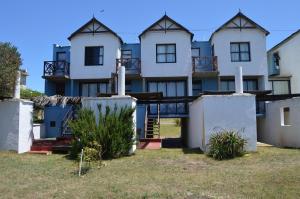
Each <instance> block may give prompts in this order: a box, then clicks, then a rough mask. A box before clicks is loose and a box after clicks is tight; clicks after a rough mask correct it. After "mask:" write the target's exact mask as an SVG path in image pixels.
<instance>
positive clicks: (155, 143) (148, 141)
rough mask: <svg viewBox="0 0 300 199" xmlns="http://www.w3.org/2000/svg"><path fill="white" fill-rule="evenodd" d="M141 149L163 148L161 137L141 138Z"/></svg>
mask: <svg viewBox="0 0 300 199" xmlns="http://www.w3.org/2000/svg"><path fill="white" fill-rule="evenodd" d="M138 148H139V149H161V139H159V138H144V139H140V142H139V145H138Z"/></svg>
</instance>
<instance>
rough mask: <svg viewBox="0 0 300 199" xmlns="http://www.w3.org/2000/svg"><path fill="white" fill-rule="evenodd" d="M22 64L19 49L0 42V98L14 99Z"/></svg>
mask: <svg viewBox="0 0 300 199" xmlns="http://www.w3.org/2000/svg"><path fill="white" fill-rule="evenodd" d="M21 64H22V60H21V55H20V53H19V51H18V49H17V48H16V47H15V46H13V45H12V44H11V43H7V42H6V43H3V42H0V98H11V97H13V95H14V92H15V86H16V78H17V72H18V70H19V68H20V65H21Z"/></svg>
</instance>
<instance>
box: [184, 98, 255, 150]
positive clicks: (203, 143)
mask: <svg viewBox="0 0 300 199" xmlns="http://www.w3.org/2000/svg"><path fill="white" fill-rule="evenodd" d="M223 129H225V130H234V131H238V132H239V133H240V135H241V136H242V137H243V138H244V139H246V140H247V144H246V147H245V149H246V150H247V151H256V142H257V136H256V131H257V130H256V106H255V95H251V94H233V95H204V96H202V97H199V98H198V99H196V100H195V101H193V102H192V103H191V104H190V105H189V128H188V146H189V147H190V148H199V147H200V148H201V150H203V151H206V150H207V146H208V144H209V139H210V137H211V135H212V134H214V133H217V132H218V131H221V130H223Z"/></svg>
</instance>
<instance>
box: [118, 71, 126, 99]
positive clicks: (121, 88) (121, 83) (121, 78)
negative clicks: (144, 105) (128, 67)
mask: <svg viewBox="0 0 300 199" xmlns="http://www.w3.org/2000/svg"><path fill="white" fill-rule="evenodd" d="M118 95H119V96H124V95H125V66H120V67H119V68H118Z"/></svg>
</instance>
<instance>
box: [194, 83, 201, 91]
mask: <svg viewBox="0 0 300 199" xmlns="http://www.w3.org/2000/svg"><path fill="white" fill-rule="evenodd" d="M193 89H199V90H201V89H202V83H201V81H197V82H193Z"/></svg>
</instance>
